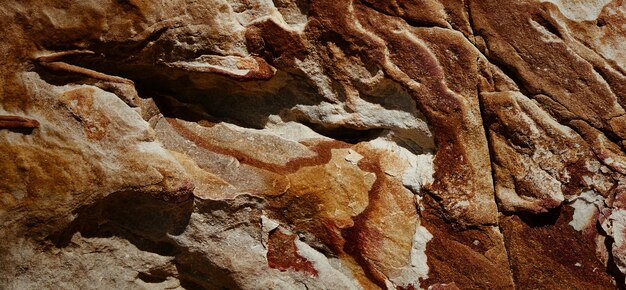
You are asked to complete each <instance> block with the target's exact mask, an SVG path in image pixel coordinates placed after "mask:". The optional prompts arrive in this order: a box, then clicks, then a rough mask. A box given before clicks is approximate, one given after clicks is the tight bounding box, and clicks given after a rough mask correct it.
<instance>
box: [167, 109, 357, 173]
mask: <svg viewBox="0 0 626 290" xmlns="http://www.w3.org/2000/svg"><path fill="white" fill-rule="evenodd" d="M166 120H167V122H168V123H169V124H170V125H171V126H172V128H174V130H176V131H177V132H178V133H179V134H180V135H181V136H183V137H184V138H186V139H188V140H191V141H192V142H194V143H195V144H196V145H198V146H200V147H202V148H204V149H207V150H209V151H211V152H215V153H218V154H223V155H229V156H232V157H235V158H237V160H238V161H239V162H240V163H243V164H247V165H250V166H253V167H256V168H259V169H264V170H267V171H271V172H274V173H279V174H288V173H293V172H296V171H298V169H300V168H302V167H306V166H315V165H320V164H326V163H328V161H330V159H331V157H332V156H331V155H332V153H331V150H332V149H338V148H348V147H350V144H348V143H345V142H341V141H322V142H319V143H316V144H315V145H312V146H310V147H309V149H310V150H312V151H314V152H315V153H317V155H316V156H313V157H306V158H298V159H294V160H291V161H289V162H287V163H286V164H285V165H280V164H274V163H268V162H264V161H261V160H258V159H255V158H254V157H252V156H250V155H248V154H246V153H243V152H241V151H239V150H234V149H230V148H225V147H221V146H218V145H215V144H212V143H211V142H209V141H207V140H206V139H204V138H202V137H201V136H199V135H198V134H196V133H194V132H193V131H191V130H189V129H187V128H185V127H184V126H183V125H181V124H180V123H179V122H178V121H177V120H175V119H170V118H166Z"/></svg>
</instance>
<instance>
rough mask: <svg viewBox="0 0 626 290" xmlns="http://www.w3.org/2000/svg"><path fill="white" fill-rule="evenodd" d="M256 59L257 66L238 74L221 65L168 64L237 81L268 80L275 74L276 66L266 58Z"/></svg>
mask: <svg viewBox="0 0 626 290" xmlns="http://www.w3.org/2000/svg"><path fill="white" fill-rule="evenodd" d="M253 58H254V61H255V62H256V63H257V66H258V67H257V68H255V69H250V70H249V71H248V72H247V73H245V74H237V73H234V72H232V71H229V70H227V69H224V68H219V67H194V66H190V65H187V64H184V63H183V64H177V63H174V64H168V66H169V67H173V68H176V69H181V70H184V71H188V72H198V73H213V74H217V75H221V76H225V77H228V78H231V79H233V80H236V81H241V82H246V81H267V80H270V79H271V78H272V77H274V75H275V71H274V68H272V66H270V65H269V64H268V63H267V62H266V61H265V60H264V59H262V58H260V57H253Z"/></svg>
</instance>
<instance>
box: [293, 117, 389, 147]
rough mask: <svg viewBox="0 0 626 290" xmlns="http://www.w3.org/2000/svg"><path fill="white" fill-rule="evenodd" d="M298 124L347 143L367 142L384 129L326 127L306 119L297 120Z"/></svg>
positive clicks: (376, 136)
mask: <svg viewBox="0 0 626 290" xmlns="http://www.w3.org/2000/svg"><path fill="white" fill-rule="evenodd" d="M298 122H299V123H300V124H302V125H305V126H307V127H309V128H311V130H313V131H315V132H316V133H318V134H320V135H322V136H325V137H328V138H332V139H335V140H338V141H343V142H346V143H349V144H358V143H361V142H367V141H371V140H374V139H376V138H378V137H379V136H380V134H381V133H382V132H383V131H385V129H382V128H373V129H353V128H348V127H327V126H323V125H320V124H315V123H311V122H309V121H306V120H299V121H298Z"/></svg>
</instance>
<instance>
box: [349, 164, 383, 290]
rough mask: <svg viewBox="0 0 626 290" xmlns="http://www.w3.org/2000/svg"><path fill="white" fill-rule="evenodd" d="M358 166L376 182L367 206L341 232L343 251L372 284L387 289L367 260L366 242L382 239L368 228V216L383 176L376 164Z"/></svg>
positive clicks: (377, 195) (381, 277)
mask: <svg viewBox="0 0 626 290" xmlns="http://www.w3.org/2000/svg"><path fill="white" fill-rule="evenodd" d="M358 166H359V168H361V169H362V170H364V171H368V172H373V173H374V174H375V175H376V180H375V181H374V184H373V185H372V188H371V189H370V191H369V192H368V195H369V204H368V205H367V207H366V208H365V210H363V212H361V213H360V214H359V215H357V216H355V217H354V218H353V220H354V226H352V227H350V228H346V229H343V230H342V231H341V234H342V236H343V237H344V239H345V241H346V242H345V244H344V249H343V250H344V251H345V252H346V253H347V254H349V255H351V256H352V257H353V258H354V259H355V260H356V262H357V263H358V264H359V265H360V266H361V268H363V271H364V272H365V275H366V276H367V277H368V278H369V279H370V280H371V281H372V282H374V284H376V285H378V287H380V288H381V289H387V286H386V283H385V280H386V277H385V275H383V274H382V273H380V272H379V271H378V270H377V269H376V268H375V267H374V265H372V264H371V263H369V262H368V260H367V248H368V247H371V246H372V245H368V242H375V241H381V240H382V239H383V234H382V233H379V232H377V231H373V230H372V229H371V228H370V227H368V216H369V214H370V213H371V211H372V207H373V206H375V205H376V199H378V198H379V196H380V195H381V186H382V183H383V181H384V178H385V174H384V173H383V172H382V170H381V169H380V167H379V166H378V165H377V164H374V163H372V162H369V161H367V160H365V159H363V160H361V161H359V163H358Z"/></svg>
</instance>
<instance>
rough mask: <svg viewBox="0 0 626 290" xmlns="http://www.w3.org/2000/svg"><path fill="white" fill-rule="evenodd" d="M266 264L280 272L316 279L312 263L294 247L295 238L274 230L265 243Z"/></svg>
mask: <svg viewBox="0 0 626 290" xmlns="http://www.w3.org/2000/svg"><path fill="white" fill-rule="evenodd" d="M267 264H268V265H269V266H270V268H274V269H279V270H281V271H287V270H294V271H298V272H304V273H307V274H309V275H311V276H314V277H317V275H318V273H317V270H315V267H313V263H311V261H309V260H307V259H306V258H304V257H302V256H301V255H300V254H299V253H298V248H297V247H296V236H295V235H289V234H285V233H283V232H282V231H281V230H280V229H274V230H273V231H271V232H270V233H269V239H268V241H267Z"/></svg>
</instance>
